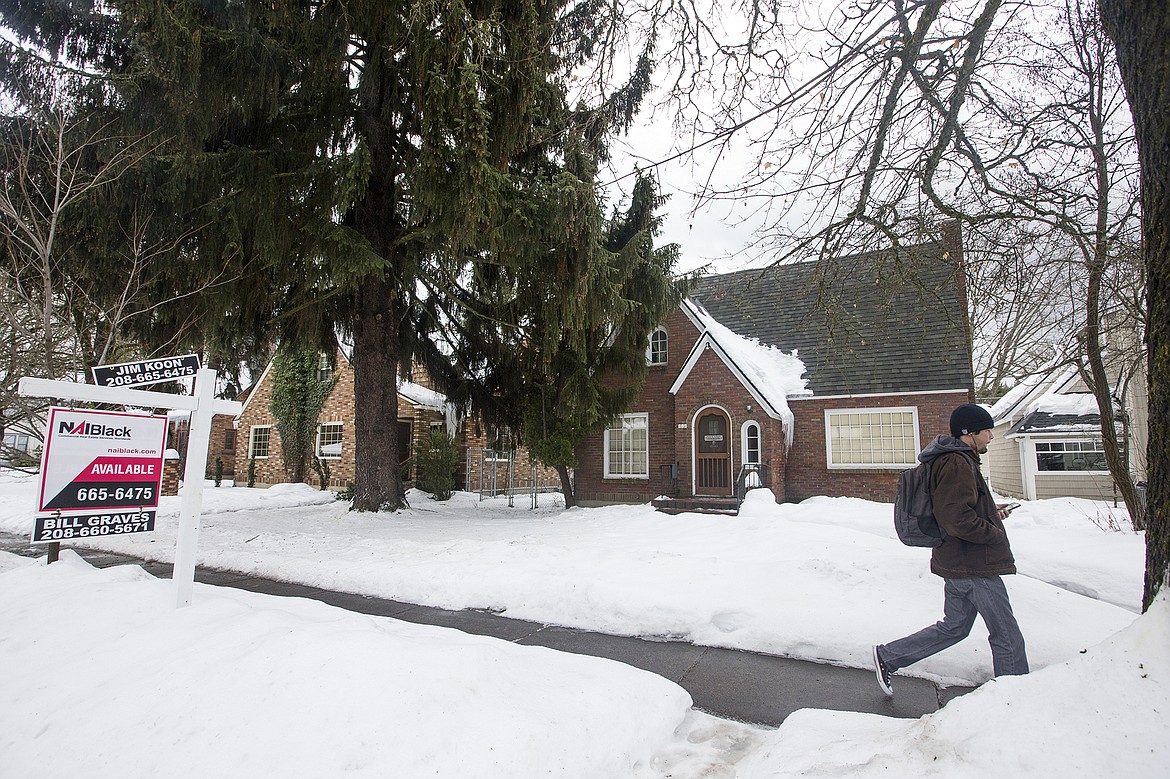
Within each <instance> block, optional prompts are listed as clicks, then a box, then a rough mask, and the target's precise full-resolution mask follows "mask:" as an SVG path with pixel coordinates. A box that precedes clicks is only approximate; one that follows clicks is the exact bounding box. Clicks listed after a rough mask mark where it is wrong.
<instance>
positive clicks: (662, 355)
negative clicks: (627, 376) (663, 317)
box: [646, 327, 666, 365]
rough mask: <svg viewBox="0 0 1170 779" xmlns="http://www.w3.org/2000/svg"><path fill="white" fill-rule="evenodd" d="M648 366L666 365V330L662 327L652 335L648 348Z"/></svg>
mask: <svg viewBox="0 0 1170 779" xmlns="http://www.w3.org/2000/svg"><path fill="white" fill-rule="evenodd" d="M646 364H647V365H666V328H665V327H660V328H658V329H657V330H655V331H654V332H653V333H651V334H650V343H649V344H648V345H647V347H646Z"/></svg>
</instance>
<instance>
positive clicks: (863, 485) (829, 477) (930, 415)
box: [785, 391, 970, 502]
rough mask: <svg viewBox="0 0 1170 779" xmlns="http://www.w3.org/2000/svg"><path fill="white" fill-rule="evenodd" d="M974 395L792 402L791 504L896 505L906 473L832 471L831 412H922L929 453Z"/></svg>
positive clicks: (922, 440) (788, 485) (920, 424)
mask: <svg viewBox="0 0 1170 779" xmlns="http://www.w3.org/2000/svg"><path fill="white" fill-rule="evenodd" d="M969 402H970V393H968V392H965V391H960V392H954V393H938V394H923V395H887V396H882V397H863V398H810V399H797V400H790V401H789V406H791V408H792V411H793V413H794V414H795V416H796V425H795V428H794V431H795V436H794V441H793V445H792V450H791V451H790V452H789V453H788V474H787V478H786V480H785V482H786V488H787V495H786V497H787V499H788V500H791V501H801V500H804V499H805V498H810V497H813V496H815V495H828V496H830V497H841V496H848V497H855V498H868V499H870V500H878V501H885V502H891V501H893V499H894V491H895V489H896V488H897V485H898V474H899V473H901V471H902V470H903V469H902V468H891V469H868V468H860V469H856V470H850V469H838V468H834V469H832V470H830V469H829V467H828V464H827V463H828V450H827V449H826V447H825V411H826V410H828V409H850V408H856V409H860V408H866V409H868V408H879V407H916V408H917V409H918V432H919V439H920V440H919V445H920V447H925V446H926V445H927V444H929V443H930V442H931V441H932V440H934V437H935V436H936V435H938V434H939V433H946V432H947V431H948V428H949V424H950V418H951V411H952V410H954V408H955V406H957V405H959V404H960V403H969Z"/></svg>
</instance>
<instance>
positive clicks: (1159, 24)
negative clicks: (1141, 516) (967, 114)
mask: <svg viewBox="0 0 1170 779" xmlns="http://www.w3.org/2000/svg"><path fill="white" fill-rule="evenodd" d="M1101 18H1102V22H1103V23H1104V26H1105V30H1106V32H1107V33H1108V34H1109V37H1110V38H1112V39H1113V43H1114V45H1115V46H1116V47H1117V60H1118V64H1119V65H1120V67H1121V77H1122V80H1123V81H1124V82H1125V91H1126V94H1127V96H1128V98H1129V107H1130V111H1131V112H1132V113H1133V122H1134V129H1135V132H1136V135H1137V145H1138V161H1139V162H1140V163H1141V170H1142V173H1141V184H1142V243H1143V246H1142V251H1143V254H1144V257H1145V263H1146V274H1147V291H1146V295H1147V301H1146V305H1147V320H1146V339H1147V344H1148V351H1147V358H1148V360H1149V366H1148V375H1149V410H1150V441H1149V448H1148V454H1147V460H1148V463H1149V472H1150V482H1149V491H1148V493H1147V505H1146V581H1145V593H1144V595H1143V598H1142V608H1143V610H1145V609H1148V608H1149V606H1150V604H1151V603H1152V602H1153V600H1154V596H1155V595H1156V594H1157V592H1158V589H1159V587H1160V586H1161V584H1162V581H1163V579H1165V577H1166V572H1167V563H1168V562H1170V105H1168V104H1167V102H1168V101H1167V98H1168V96H1170V93H1168V91H1167V85H1168V84H1170V13H1167V12H1166V7H1165V3H1155V4H1154V5H1152V6H1151V5H1150V4H1147V3H1143V2H1139V1H1138V0H1101Z"/></svg>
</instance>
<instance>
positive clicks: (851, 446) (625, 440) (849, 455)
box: [575, 223, 974, 505]
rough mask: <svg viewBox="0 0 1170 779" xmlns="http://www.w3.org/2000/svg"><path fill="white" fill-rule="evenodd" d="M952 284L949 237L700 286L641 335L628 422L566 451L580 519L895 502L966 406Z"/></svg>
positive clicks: (956, 260)
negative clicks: (908, 472)
mask: <svg viewBox="0 0 1170 779" xmlns="http://www.w3.org/2000/svg"><path fill="white" fill-rule="evenodd" d="M962 268H963V255H962V243H961V236H960V233H959V229H958V225H957V224H955V223H950V224H947V225H945V226H944V228H943V237H942V240H939V241H930V242H926V243H922V244H918V245H914V246H906V247H900V248H899V249H898V250H897V251H893V250H887V251H883V252H872V253H866V254H858V255H850V256H846V257H840V258H835V259H832V260H821V261H820V262H819V263H814V262H808V263H797V264H790V265H781V266H776V267H772V268H768V269H766V270H749V271H739V272H736V273H730V274H725V275H720V276H712V277H707V278H704V279H702V280H701V281H700V282H699V283H698V285H697V286H696V287H695V288H694V289H693V290H692V292H691V297H690V299H688V300H686V301H684V302H683V304H682V305H681V306H680V307H679V308H678V309H676V310H675V311H673V312H672V313H671V314H670V315H669V316H668V317H667V319H666V321H665V322H664V323H663V324H662V325H661V326H660V327H659V328H658V329H656V330H655V331H654V332H653V333H651V334H650V337H649V343H648V349H647V364H648V376H647V378H646V381H645V384H644V386H643V388H642V390H641V393H640V394H639V396H638V399H637V400H636V401H635V403H634V404H633V406H632V407H631V408H630V410H629V411H628V412H626V413H625V414H622V415H620V417H619V418H618V419H616V420H614V421H613V422H611V423H610V425H609V426H608V427H607V429H605V430H603V431H601V432H598V433H595V434H593V435H591V436H590V437H589V438H588V439H586V441H585V442H584V443H583V444H582V445H581V446H580V447H579V448H578V451H577V459H578V465H577V468H576V471H575V487H576V497H577V501H578V503H580V504H581V505H597V504H601V503H608V502H648V501H652V500H654V499H655V498H657V497H659V496H668V497H671V498H674V499H675V500H676V501H685V500H688V499H697V498H700V497H701V498H704V499H706V498H715V499H725V500H731V499H733V498H734V495H735V492H736V484H737V481H740V480H744V479H751V480H756V481H760V482H762V483H765V484H766V485H767V486H769V487H770V488H771V490H772V492H773V494H774V495H775V497H776V500H777V501H784V500H790V501H799V500H803V499H805V498H808V497H811V496H814V495H829V496H853V497H863V498H871V499H879V500H890V499H892V497H893V494H894V490H895V487H896V483H897V475H898V473H899V472H900V471H902V470H904V469H905V468H908V467H911V466H913V465H914V464H915V462H916V457H917V455H918V452H919V451H921V448H922V447H923V446H925V445H926V444H927V443H929V442H930V440H931V439H932V438H933V437H934V436H935V435H936V434H938V433H940V432H945V431H946V430H947V426H948V420H949V416H950V412H951V410H952V409H953V408H954V407H955V406H956V405H959V404H960V403H966V402H970V400H971V399H972V398H973V395H974V386H973V376H972V368H971V348H970V337H971V336H970V326H969V323H968V317H967V294H966V285H965V281H964V276H963V273H962ZM781 352H783V353H786V356H787V361H785V359H784V358H783V357H781V356H780V354H781ZM794 363H795V365H794ZM679 505H681V503H680V504H679Z"/></svg>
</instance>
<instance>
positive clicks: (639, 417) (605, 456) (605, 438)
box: [601, 412, 650, 481]
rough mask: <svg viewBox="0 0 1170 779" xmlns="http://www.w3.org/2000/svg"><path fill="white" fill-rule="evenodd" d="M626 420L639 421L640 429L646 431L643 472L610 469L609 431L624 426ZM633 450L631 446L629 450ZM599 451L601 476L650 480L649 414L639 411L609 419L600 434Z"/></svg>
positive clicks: (636, 422)
mask: <svg viewBox="0 0 1170 779" xmlns="http://www.w3.org/2000/svg"><path fill="white" fill-rule="evenodd" d="M627 421H629V422H633V423H635V424H638V423H640V424H641V427H642V429H644V430H645V431H646V472H645V473H613V472H612V471H611V469H610V461H609V452H610V448H609V439H610V432H611V431H612V430H614V429H615V428H616V427H618V426H621V427H623V428H624V427H625V423H626V422H627ZM633 451H634V449H633V448H632V447H631V449H630V452H633ZM601 453H602V460H603V466H602V468H603V470H602V474H603V478H606V479H628V480H631V481H649V480H650V415H649V414H647V413H645V412H643V413H639V414H621V415H619V416H617V417H615V418H614V419H613V421H611V422H610V423H609V424H608V425H606V427H605V432H604V434H603V435H602V441H601Z"/></svg>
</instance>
